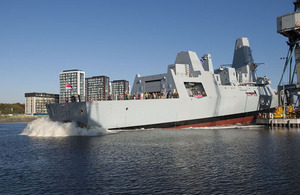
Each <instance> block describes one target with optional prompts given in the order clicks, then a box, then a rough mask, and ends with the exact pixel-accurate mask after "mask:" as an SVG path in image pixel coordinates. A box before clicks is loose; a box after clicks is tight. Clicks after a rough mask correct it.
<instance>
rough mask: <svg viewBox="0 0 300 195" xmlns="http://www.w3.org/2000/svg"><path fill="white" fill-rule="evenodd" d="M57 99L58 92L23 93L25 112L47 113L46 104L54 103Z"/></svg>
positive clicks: (31, 113)
mask: <svg viewBox="0 0 300 195" xmlns="http://www.w3.org/2000/svg"><path fill="white" fill-rule="evenodd" d="M58 101H59V95H58V94H49V93H35V92H33V93H25V114H27V115H35V114H47V108H46V104H55V103H58Z"/></svg>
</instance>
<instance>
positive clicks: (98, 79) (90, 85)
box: [85, 76, 110, 101]
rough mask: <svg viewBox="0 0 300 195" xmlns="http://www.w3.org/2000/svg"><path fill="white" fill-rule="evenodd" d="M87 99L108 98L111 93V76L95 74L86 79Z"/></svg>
mask: <svg viewBox="0 0 300 195" xmlns="http://www.w3.org/2000/svg"><path fill="white" fill-rule="evenodd" d="M85 86H86V87H85V88H86V95H85V96H86V101H97V100H107V98H108V95H109V91H110V89H109V77H107V76H94V77H90V78H86V79H85Z"/></svg>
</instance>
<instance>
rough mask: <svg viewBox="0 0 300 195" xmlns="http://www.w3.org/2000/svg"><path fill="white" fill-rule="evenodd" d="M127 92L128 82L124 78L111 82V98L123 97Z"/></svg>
mask: <svg viewBox="0 0 300 195" xmlns="http://www.w3.org/2000/svg"><path fill="white" fill-rule="evenodd" d="M126 93H129V82H128V81H126V80H116V81H112V82H111V94H112V96H113V99H124V98H125V97H124V96H125V95H126Z"/></svg>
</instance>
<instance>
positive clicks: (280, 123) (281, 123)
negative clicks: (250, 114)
mask: <svg viewBox="0 0 300 195" xmlns="http://www.w3.org/2000/svg"><path fill="white" fill-rule="evenodd" d="M256 124H257V125H266V126H270V127H300V118H286V119H283V118H276V119H272V118H258V119H256Z"/></svg>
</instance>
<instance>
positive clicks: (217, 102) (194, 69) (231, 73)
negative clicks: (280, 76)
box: [47, 38, 277, 129]
mask: <svg viewBox="0 0 300 195" xmlns="http://www.w3.org/2000/svg"><path fill="white" fill-rule="evenodd" d="M256 68H257V66H256V64H255V63H254V61H253V58H252V54H251V50H250V45H249V41H248V39H247V38H240V39H238V40H237V41H236V46H235V50H234V58H233V64H232V66H230V67H220V68H218V69H216V70H214V69H213V64H212V58H211V55H210V54H206V55H203V56H202V57H201V58H200V59H199V58H198V56H197V54H196V53H195V52H192V51H185V52H181V53H179V54H177V57H176V60H175V63H174V64H171V65H169V66H168V69H167V73H164V74H158V75H151V76H143V77H142V76H140V75H136V77H135V79H134V83H133V86H132V90H131V95H128V96H126V98H124V99H126V100H118V101H93V102H73V103H62V104H51V105H48V107H47V108H48V113H49V116H50V118H51V119H52V120H54V121H63V122H70V121H76V122H77V123H79V124H81V125H84V126H99V127H103V128H106V129H122V128H160V127H163V128H186V127H202V126H215V125H226V124H236V123H241V124H248V123H250V122H251V121H252V119H253V118H254V116H255V115H256V114H257V113H258V112H259V111H261V110H268V109H270V108H274V107H276V106H277V96H276V95H275V92H274V90H273V89H272V88H271V87H270V85H269V84H270V80H269V79H268V78H267V77H257V75H256Z"/></svg>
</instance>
